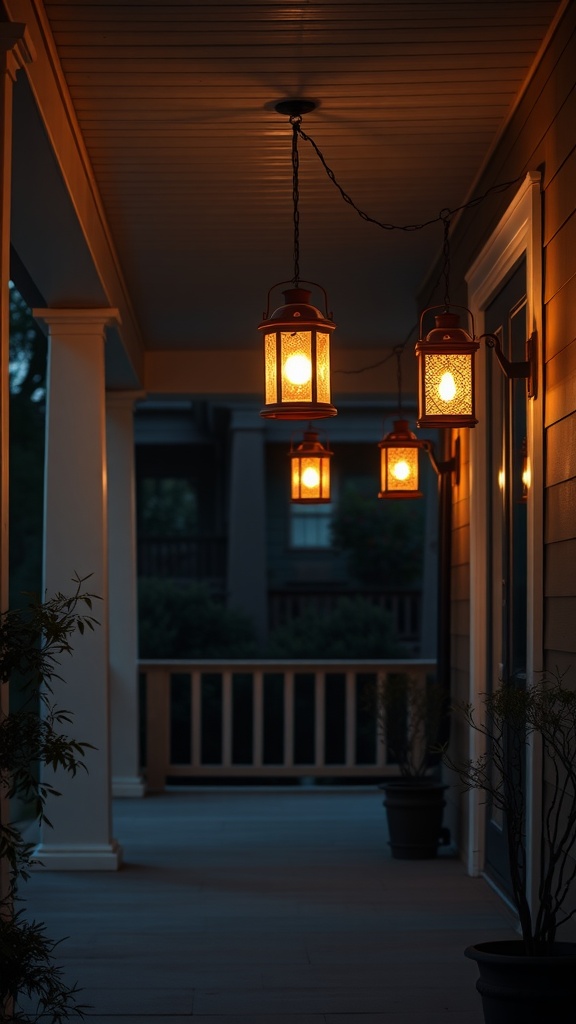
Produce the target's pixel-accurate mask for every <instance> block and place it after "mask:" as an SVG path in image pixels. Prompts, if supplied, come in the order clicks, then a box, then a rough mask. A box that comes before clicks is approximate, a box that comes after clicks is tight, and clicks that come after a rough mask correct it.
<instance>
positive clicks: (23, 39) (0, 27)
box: [0, 21, 36, 79]
mask: <svg viewBox="0 0 576 1024" xmlns="http://www.w3.org/2000/svg"><path fill="white" fill-rule="evenodd" d="M35 59H36V53H35V51H34V45H33V43H32V39H31V37H30V34H29V32H28V29H27V28H26V25H25V24H24V23H23V22H19V21H6V22H2V24H0V62H1V65H2V70H3V71H4V72H6V74H9V75H10V77H11V78H13V79H15V78H16V72H17V71H19V70H20V68H23V67H24V65H25V64H31V63H32V61H33V60H35Z"/></svg>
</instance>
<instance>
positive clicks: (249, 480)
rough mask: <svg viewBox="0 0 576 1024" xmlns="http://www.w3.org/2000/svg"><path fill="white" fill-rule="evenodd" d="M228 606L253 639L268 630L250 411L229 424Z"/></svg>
mask: <svg viewBox="0 0 576 1024" xmlns="http://www.w3.org/2000/svg"><path fill="white" fill-rule="evenodd" d="M228 605H229V607H231V608H237V609H238V610H240V611H243V612H245V613H246V614H247V615H249V616H250V618H251V619H252V622H253V623H254V628H255V630H256V635H257V637H258V638H259V639H260V640H263V639H264V638H265V637H266V633H267V628H268V573H267V550H266V493H265V472H264V425H263V424H262V423H261V421H260V422H259V421H258V417H257V415H255V414H254V413H253V412H241V411H236V412H234V414H233V420H232V466H231V476H230V505H229V523H228Z"/></svg>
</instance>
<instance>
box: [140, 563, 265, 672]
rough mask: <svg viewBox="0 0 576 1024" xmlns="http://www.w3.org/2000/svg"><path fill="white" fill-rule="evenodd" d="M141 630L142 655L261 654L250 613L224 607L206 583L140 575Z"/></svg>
mask: <svg viewBox="0 0 576 1024" xmlns="http://www.w3.org/2000/svg"><path fill="white" fill-rule="evenodd" d="M138 633H139V646H140V657H141V658H251V657H256V656H257V643H256V638H255V636H254V628H253V626H252V623H251V621H250V619H249V618H248V616H246V615H243V614H242V613H241V612H237V611H234V610H232V609H230V608H225V607H224V606H223V605H222V604H221V603H220V602H219V601H217V600H216V598H215V597H214V596H213V594H212V593H211V591H210V589H209V588H208V587H207V586H206V584H203V583H186V582H183V581H178V580H172V579H157V578H155V577H148V578H147V577H143V578H141V579H140V580H139V583H138Z"/></svg>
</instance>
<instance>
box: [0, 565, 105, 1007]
mask: <svg viewBox="0 0 576 1024" xmlns="http://www.w3.org/2000/svg"><path fill="white" fill-rule="evenodd" d="M72 582H73V583H74V586H75V589H74V591H73V593H72V594H71V596H66V595H64V594H61V593H57V594H55V595H54V596H53V597H51V598H49V599H48V600H46V601H44V602H41V601H39V600H37V599H36V598H32V597H31V598H30V601H29V604H28V606H27V607H26V608H23V609H19V608H18V609H11V610H9V611H7V612H5V613H4V614H2V615H0V685H2V686H3V687H4V686H6V685H7V684H8V683H10V685H11V688H13V689H14V690H17V691H18V700H14V699H13V700H12V702H11V706H10V708H9V709H5V710H4V711H1V712H0V797H1V801H0V807H1V811H2V813H1V814H0V866H1V868H2V875H3V880H4V890H3V892H2V895H1V898H0V964H1V967H0V1019H1V1020H2V1021H10V1022H22V1024H24V1022H25V1024H34V1022H36V1021H42V1022H46V1024H60V1022H61V1021H65V1020H69V1019H71V1018H74V1017H75V1018H79V1017H83V1015H84V1014H83V1008H82V1006H80V1005H79V1004H78V1002H77V998H76V995H77V992H78V989H77V986H76V985H74V986H69V985H67V984H66V983H65V981H64V980H63V977H62V970H61V968H60V967H59V966H58V965H57V964H56V963H55V962H54V950H55V948H56V946H57V945H58V942H57V941H54V940H52V939H50V938H49V937H48V936H47V935H46V933H45V927H44V925H43V924H42V923H39V922H36V921H30V920H29V919H28V918H27V916H26V914H25V911H24V909H23V908H20V909H18V903H20V902H21V901H22V900H21V896H20V891H19V890H20V884H21V883H22V882H23V881H25V880H26V879H27V878H28V877H29V874H30V870H31V867H32V863H33V849H34V847H33V845H32V844H30V843H28V842H26V840H25V839H24V836H23V826H24V824H28V823H29V820H30V818H29V815H30V814H32V816H33V817H34V818H35V819H37V820H39V821H42V822H44V823H45V824H47V825H48V826H49V825H50V822H49V821H48V818H47V817H46V813H45V806H46V801H47V799H48V797H49V796H58V795H59V793H58V790H57V789H55V788H54V786H53V785H52V783H50V782H47V781H44V780H43V779H42V777H41V772H40V771H39V769H41V767H42V766H48V767H50V768H52V769H55V770H61V771H64V772H66V773H67V774H69V775H72V776H73V775H76V774H77V772H78V771H80V770H85V765H84V762H83V757H84V754H85V751H86V750H87V749H88V748H89V747H90V744H88V743H82V742H78V741H77V740H75V739H72V738H71V737H70V736H69V735H67V733H66V732H64V731H63V730H64V729H66V728H67V727H68V725H70V723H71V721H72V715H71V713H70V712H69V711H67V710H65V709H64V708H61V707H59V706H58V705H57V704H56V702H55V700H54V695H53V684H54V683H55V682H56V681H61V680H62V677H61V676H60V675H59V672H58V668H59V664H60V659H61V658H62V656H64V655H71V654H72V644H71V637H72V634H73V633H75V632H78V633H80V634H82V633H84V632H85V630H86V629H89V630H92V629H94V626H95V624H96V619H94V618H93V616H92V614H91V612H92V603H93V600H94V595H92V594H89V593H87V592H85V590H84V584H85V579H81V578H80V577H77V576H76V577H74V579H73V581H72ZM4 704H6V702H4ZM10 805H11V806H12V808H14V807H15V806H16V805H17V806H18V807H25V808H27V812H28V813H27V816H26V818H25V820H24V822H22V821H20V822H19V821H12V820H10V818H9V817H8V809H9V807H10Z"/></svg>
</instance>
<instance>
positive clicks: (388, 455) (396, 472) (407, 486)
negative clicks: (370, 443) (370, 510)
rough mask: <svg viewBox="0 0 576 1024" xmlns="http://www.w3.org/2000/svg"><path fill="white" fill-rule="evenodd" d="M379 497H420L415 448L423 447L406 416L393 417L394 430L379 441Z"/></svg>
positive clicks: (416, 451) (416, 449)
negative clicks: (403, 417)
mask: <svg viewBox="0 0 576 1024" xmlns="http://www.w3.org/2000/svg"><path fill="white" fill-rule="evenodd" d="M378 447H379V448H380V452H381V455H380V487H381V490H380V493H379V494H378V497H379V498H421V497H422V492H421V491H420V490H419V489H418V450H419V448H421V447H422V441H419V440H418V438H417V437H416V435H415V434H412V433H411V431H410V430H409V429H408V422H407V421H406V420H396V421H395V423H394V430H393V431H392V432H391V433H390V434H386V437H385V438H383V440H382V441H380V443H379V445H378Z"/></svg>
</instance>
